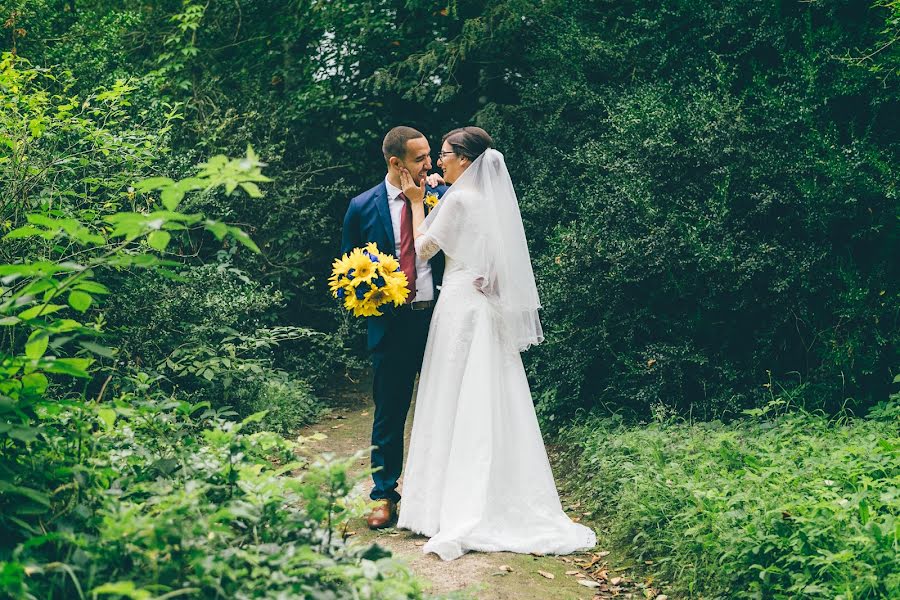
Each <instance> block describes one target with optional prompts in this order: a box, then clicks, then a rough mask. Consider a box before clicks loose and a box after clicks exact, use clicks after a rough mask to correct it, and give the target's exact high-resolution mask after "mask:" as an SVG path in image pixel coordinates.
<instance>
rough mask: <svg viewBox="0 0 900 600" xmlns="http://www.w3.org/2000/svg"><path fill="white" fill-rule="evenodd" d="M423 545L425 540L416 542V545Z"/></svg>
mask: <svg viewBox="0 0 900 600" xmlns="http://www.w3.org/2000/svg"><path fill="white" fill-rule="evenodd" d="M424 545H425V542H424V541H422V542H416V546H424Z"/></svg>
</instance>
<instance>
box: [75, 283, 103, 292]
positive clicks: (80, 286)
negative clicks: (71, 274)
mask: <svg viewBox="0 0 900 600" xmlns="http://www.w3.org/2000/svg"><path fill="white" fill-rule="evenodd" d="M73 287H74V288H75V289H76V290H82V291H84V292H88V293H89V294H108V293H109V289H108V288H107V287H106V286H105V285H103V284H102V283H97V282H96V281H89V280H84V281H79V282H78V283H76V284H75V285H74V286H73Z"/></svg>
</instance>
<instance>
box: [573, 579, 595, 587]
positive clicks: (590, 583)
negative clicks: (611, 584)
mask: <svg viewBox="0 0 900 600" xmlns="http://www.w3.org/2000/svg"><path fill="white" fill-rule="evenodd" d="M578 583H580V584H581V585H583V586H584V587H587V588H598V587H600V584H599V583H597V582H596V581H591V580H590V579H579V580H578Z"/></svg>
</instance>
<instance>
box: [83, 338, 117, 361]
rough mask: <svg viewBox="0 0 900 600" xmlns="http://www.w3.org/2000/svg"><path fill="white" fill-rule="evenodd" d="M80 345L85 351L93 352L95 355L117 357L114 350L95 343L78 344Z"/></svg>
mask: <svg viewBox="0 0 900 600" xmlns="http://www.w3.org/2000/svg"><path fill="white" fill-rule="evenodd" d="M78 345H79V346H81V347H82V348H84V349H85V350H88V351H90V352H93V353H94V354H98V355H100V356H103V357H106V358H112V357H114V356H115V355H116V351H115V349H114V348H109V347H107V346H101V345H100V344H95V343H94V342H88V341H80V342H78Z"/></svg>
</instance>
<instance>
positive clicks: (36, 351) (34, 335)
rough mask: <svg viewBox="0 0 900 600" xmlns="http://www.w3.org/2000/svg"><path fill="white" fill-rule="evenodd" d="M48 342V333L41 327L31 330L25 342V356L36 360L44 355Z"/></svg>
mask: <svg viewBox="0 0 900 600" xmlns="http://www.w3.org/2000/svg"><path fill="white" fill-rule="evenodd" d="M49 343H50V334H48V333H47V332H46V331H44V330H42V329H38V330H37V331H32V332H31V335H30V336H28V341H27V342H25V356H27V357H28V358H30V359H32V360H36V359H38V358H40V357H42V356H43V355H44V351H45V350H46V349H47V344H49Z"/></svg>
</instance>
